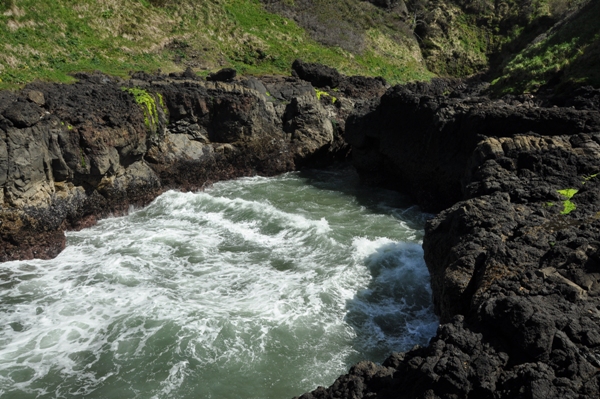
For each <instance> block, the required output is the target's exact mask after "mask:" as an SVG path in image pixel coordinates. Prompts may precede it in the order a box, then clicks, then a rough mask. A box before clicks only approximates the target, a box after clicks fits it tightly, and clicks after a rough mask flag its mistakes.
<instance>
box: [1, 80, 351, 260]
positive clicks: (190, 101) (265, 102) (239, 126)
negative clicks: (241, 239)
mask: <svg viewBox="0 0 600 399" xmlns="http://www.w3.org/2000/svg"><path fill="white" fill-rule="evenodd" d="M78 78H79V79H80V80H79V82H77V83H75V84H74V85H58V84H56V85H54V84H39V83H38V84H32V85H30V86H28V87H27V88H26V89H24V90H23V91H22V92H20V93H9V92H2V93H0V138H1V140H0V186H1V187H2V190H1V191H0V200H1V202H0V203H1V208H0V222H1V223H2V224H1V225H0V238H1V241H0V260H2V261H6V260H10V259H23V258H32V257H41V258H46V257H52V256H56V255H57V254H58V253H59V252H60V250H61V249H62V248H63V247H64V244H65V239H64V235H63V233H62V231H63V230H64V229H69V228H82V227H87V226H89V225H91V224H93V223H95V221H96V220H97V219H98V218H101V217H104V216H106V215H108V214H111V213H112V214H114V213H120V212H124V211H126V210H127V209H128V208H129V206H130V205H142V204H146V203H147V202H149V201H150V200H151V199H153V198H154V197H156V196H157V195H158V194H159V193H161V192H162V191H163V190H165V189H167V188H179V189H186V190H191V189H199V188H201V187H203V186H204V185H207V184H210V183H211V182H213V181H217V180H221V179H229V178H234V177H239V176H245V175H254V174H261V175H274V174H278V173H282V172H286V171H290V170H294V169H296V168H298V167H299V166H302V165H306V164H310V163H311V162H313V161H315V160H318V159H323V160H324V159H332V158H334V157H335V155H336V154H340V156H342V157H343V156H345V155H346V154H347V150H346V146H345V145H344V143H343V140H342V138H341V134H342V132H343V125H342V126H339V125H336V127H335V129H334V127H333V123H332V120H335V119H336V118H337V119H340V120H341V119H343V118H344V115H345V114H347V113H349V111H348V109H349V108H351V106H352V105H353V104H354V102H355V101H358V100H348V105H347V106H345V107H339V106H334V105H333V104H332V103H331V102H330V103H324V102H322V101H319V99H318V98H317V95H316V92H315V89H314V88H313V86H311V85H310V83H307V82H304V81H302V80H299V79H295V78H265V79H264V83H263V81H259V80H257V79H256V78H253V82H249V81H244V80H239V81H238V82H233V83H224V82H219V81H216V82H204V81H199V80H196V79H186V78H185V76H182V77H177V79H175V78H173V79H171V78H168V77H165V76H151V75H147V74H143V73H139V74H135V75H134V76H133V79H131V80H129V81H121V80H118V79H113V78H109V77H106V76H103V75H85V74H79V75H78ZM217 80H220V79H217ZM257 82H258V83H257ZM261 86H262V87H263V88H265V87H268V88H269V90H270V91H272V92H273V93H275V95H276V96H277V97H274V96H272V95H271V94H270V93H268V92H267V91H266V88H265V90H264V92H261V90H257V89H260V87H261ZM344 113H345V114H344Z"/></svg>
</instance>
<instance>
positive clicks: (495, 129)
mask: <svg viewBox="0 0 600 399" xmlns="http://www.w3.org/2000/svg"><path fill="white" fill-rule="evenodd" d="M452 85H453V84H452V83H449V82H439V81H438V82H434V83H433V84H432V85H416V86H414V85H413V86H405V87H395V88H393V89H390V90H389V91H388V92H387V93H386V95H385V96H384V97H383V98H382V99H381V101H380V102H375V103H372V104H370V106H369V107H366V108H363V109H362V110H359V112H358V113H357V114H355V115H354V116H352V117H351V118H350V120H349V121H348V124H347V134H348V140H349V142H351V143H352V144H353V151H354V154H355V156H358V158H357V159H356V160H355V162H356V164H357V166H358V168H359V170H362V171H363V176H365V177H366V178H368V179H369V178H372V176H374V175H377V173H384V174H385V175H384V178H383V179H381V180H379V181H378V183H385V184H388V185H390V184H392V185H393V184H396V187H401V188H404V189H406V188H409V189H410V191H409V193H412V194H413V195H414V196H415V198H416V199H418V200H419V201H421V202H422V203H423V204H425V205H427V206H430V207H437V208H443V207H446V206H448V208H447V209H445V210H443V211H442V212H441V213H439V214H438V215H437V216H435V217H434V218H433V219H431V220H430V221H429V222H428V223H427V226H426V234H425V238H424V243H423V248H424V253H425V260H426V263H427V266H428V268H429V270H430V272H431V282H432V289H433V294H434V303H435V307H436V311H437V312H438V314H439V315H440V319H441V325H440V327H439V329H438V332H437V334H436V336H435V337H434V338H433V339H432V340H431V342H430V344H429V345H428V346H427V347H424V348H415V349H413V350H411V351H408V352H406V353H397V354H394V355H392V356H391V357H389V358H388V359H387V360H386V361H385V362H383V364H382V365H374V364H369V365H368V366H367V365H362V364H361V365H358V366H356V367H354V368H352V369H351V370H350V372H349V374H348V375H345V376H341V377H340V378H339V379H338V380H337V381H336V382H335V383H334V385H332V386H331V387H329V388H319V389H317V390H315V391H313V392H311V393H307V394H305V395H303V396H302V397H301V398H303V399H310V398H366V397H369V398H511V399H512V398H540V397H544V398H596V397H599V396H600V373H599V370H600V334H598V331H599V330H600V328H599V327H600V312H599V311H598V309H599V308H600V298H599V296H598V294H599V293H600V174H599V173H600V119H599V118H600V110H598V109H597V108H596V109H594V107H592V106H589V104H587V105H585V104H582V105H581V106H580V107H579V108H580V109H576V108H559V107H556V108H555V107H551V108H544V107H540V106H538V104H541V103H546V102H547V103H552V101H545V100H544V101H542V100H538V99H535V98H531V97H522V98H505V99H504V100H502V101H491V100H489V99H486V98H481V97H477V96H471V95H465V90H462V89H461V88H460V87H453V86H452ZM463 89H464V88H463ZM461 90H462V93H461ZM467 91H468V89H467ZM444 93H445V94H446V95H443V94H444ZM473 93H474V94H476V91H475V92H471V94H473ZM448 94H449V95H448ZM461 97H462V98H461ZM591 99H592V100H593V96H592V97H591ZM582 101H583V100H582ZM590 101H591V100H590ZM583 102H584V103H586V101H583ZM377 121H379V124H377ZM366 126H370V127H371V129H370V130H367V129H365V127H366ZM356 149H358V151H356ZM444 149H445V151H444ZM378 157H379V158H380V159H381V160H378ZM438 175H439V176H438ZM395 179H397V181H396V180H395ZM398 183H399V184H398ZM450 202H454V203H450Z"/></svg>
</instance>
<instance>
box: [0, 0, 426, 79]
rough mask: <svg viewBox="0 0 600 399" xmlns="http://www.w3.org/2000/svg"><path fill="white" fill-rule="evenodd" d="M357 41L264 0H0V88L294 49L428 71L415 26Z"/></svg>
mask: <svg viewBox="0 0 600 399" xmlns="http://www.w3.org/2000/svg"><path fill="white" fill-rule="evenodd" d="M340 1H341V0H340ZM361 40H363V41H364V46H362V47H361V48H358V49H357V50H356V51H350V50H347V49H343V48H341V47H339V46H335V45H330V46H326V45H323V44H320V43H318V42H316V41H315V40H314V39H312V38H311V37H310V36H309V35H308V34H307V32H306V31H305V30H304V29H302V28H300V27H299V26H298V25H297V24H296V23H295V22H294V21H292V20H290V19H286V18H284V17H281V16H279V15H276V14H273V13H269V12H267V11H266V10H265V9H264V7H263V5H262V4H261V3H260V2H259V1H258V0H210V1H199V0H196V1H194V0H103V1H96V0H78V1H68V0H45V1H39V0H0V80H1V82H0V88H9V87H17V86H18V85H21V84H23V83H27V82H30V81H33V80H35V79H41V80H49V81H60V82H69V81H71V80H72V78H71V77H70V74H71V73H73V72H77V71H94V70H99V71H102V72H105V73H109V74H113V75H117V76H127V75H128V73H129V72H130V71H136V70H144V71H150V72H152V71H156V70H158V69H161V70H162V72H172V71H180V70H183V69H185V68H187V67H191V68H192V69H193V70H194V71H196V72H198V73H200V74H207V73H208V72H210V71H213V70H216V69H219V68H222V67H225V66H231V67H234V68H236V69H237V70H238V71H239V72H241V73H250V74H264V73H278V74H289V72H290V65H291V63H292V62H293V60H294V59H295V58H302V59H304V60H305V61H311V62H320V63H324V64H327V65H330V66H334V67H336V68H338V69H339V70H340V71H341V72H343V73H346V74H362V75H381V76H384V77H385V78H387V79H388V80H390V81H391V82H392V83H395V82H404V81H408V80H415V79H427V78H429V77H430V76H431V74H430V73H429V72H428V71H427V70H426V68H425V65H424V63H423V62H422V60H421V55H420V51H419V48H418V45H417V43H416V41H415V40H414V38H412V37H410V36H409V35H404V36H399V34H398V33H397V32H396V33H394V34H393V35H392V34H391V33H390V31H389V30H386V29H379V28H377V27H376V26H374V27H372V28H369V29H367V30H365V31H364V33H363V35H362V38H361Z"/></svg>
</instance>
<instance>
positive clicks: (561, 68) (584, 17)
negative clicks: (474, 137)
mask: <svg viewBox="0 0 600 399" xmlns="http://www.w3.org/2000/svg"><path fill="white" fill-rule="evenodd" d="M563 3H565V2H559V1H554V2H550V4H554V7H556V8H558V9H560V10H564V7H566V6H567V5H565V4H563ZM598 15H600V2H598V1H592V2H589V3H588V4H587V5H585V6H584V7H583V8H582V9H581V11H580V12H578V13H576V14H575V15H573V17H571V18H570V20H569V21H568V23H564V24H559V25H556V26H555V27H554V28H552V29H551V30H550V31H548V32H547V33H545V34H544V35H543V36H540V37H539V39H538V40H536V41H534V42H533V43H532V44H530V45H529V46H527V47H526V48H525V49H524V50H523V51H521V52H519V53H518V54H515V55H514V56H513V57H512V58H510V59H509V61H508V62H507V63H506V64H505V66H504V68H503V69H502V71H501V73H500V76H499V77H498V78H497V79H496V80H494V81H493V83H492V86H493V88H494V89H495V91H496V92H498V93H522V92H535V91H537V90H539V89H540V88H542V87H544V85H546V84H548V83H549V82H550V83H551V84H552V85H559V86H563V87H565V86H568V85H582V84H587V85H593V86H600V19H598Z"/></svg>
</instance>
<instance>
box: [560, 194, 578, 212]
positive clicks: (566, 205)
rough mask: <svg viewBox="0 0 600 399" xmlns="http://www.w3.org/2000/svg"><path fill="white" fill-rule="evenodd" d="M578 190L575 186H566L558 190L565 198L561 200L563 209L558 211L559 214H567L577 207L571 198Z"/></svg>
mask: <svg viewBox="0 0 600 399" xmlns="http://www.w3.org/2000/svg"><path fill="white" fill-rule="evenodd" d="M578 192H579V190H578V189H576V188H566V189H564V190H558V193H559V194H560V195H562V196H564V197H566V198H567V199H566V200H564V201H563V210H562V211H561V212H560V214H561V215H568V214H569V213H571V212H573V211H574V210H575V209H576V208H577V206H576V205H575V204H574V203H573V202H572V201H571V198H573V196H574V195H575V194H577V193H578Z"/></svg>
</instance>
